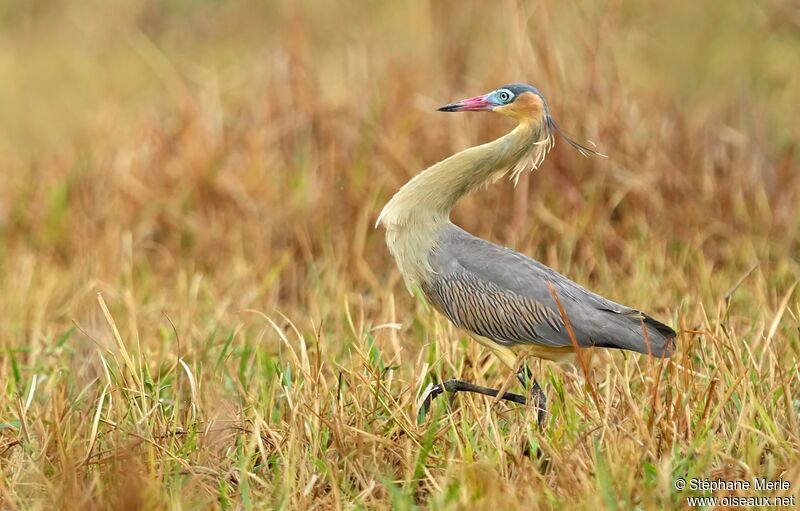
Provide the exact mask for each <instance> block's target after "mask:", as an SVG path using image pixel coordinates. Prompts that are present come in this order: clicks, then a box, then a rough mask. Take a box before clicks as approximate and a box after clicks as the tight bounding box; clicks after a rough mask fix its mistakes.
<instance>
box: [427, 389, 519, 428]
mask: <svg viewBox="0 0 800 511" xmlns="http://www.w3.org/2000/svg"><path fill="white" fill-rule="evenodd" d="M444 392H450V393H451V394H452V396H453V397H455V393H456V392H475V393H477V394H482V395H484V396H490V397H496V396H497V395H498V394H499V393H500V391H499V390H497V389H492V388H489V387H482V386H480V385H475V384H474V383H470V382H468V381H463V380H447V381H444V382H442V383H438V384H436V385H433V384H431V385H428V388H427V389H425V392H424V393H423V394H422V399H421V400H420V405H419V407H418V409H419V413H418V417H419V418H420V420H424V419H425V416H427V415H428V410H429V409H430V407H431V402H433V400H434V399H436V398H437V397H439V396H440V395H441V394H442V393H444ZM500 398H501V399H505V400H506V401H513V402H514V403H519V404H525V403H526V402H527V399H526V398H525V396H520V395H519V394H513V393H511V392H505V393H504V394H503V395H502V396H501V397H500Z"/></svg>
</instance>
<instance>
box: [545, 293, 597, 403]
mask: <svg viewBox="0 0 800 511" xmlns="http://www.w3.org/2000/svg"><path fill="white" fill-rule="evenodd" d="M547 287H549V288H550V294H552V295H553V299H554V300H555V301H556V305H558V311H559V313H560V314H561V319H563V320H564V325H565V326H566V327H567V333H568V334H569V338H570V340H571V341H572V347H573V348H574V349H575V354H576V355H577V357H578V364H580V366H581V370H582V371H583V376H584V378H586V384H587V385H588V386H589V392H591V394H592V400H593V401H594V405H595V406H596V407H597V410H598V411H599V410H600V399H599V398H598V397H597V390H596V389H595V388H594V384H593V383H592V380H591V379H590V378H589V368H588V367H586V361H584V360H583V353H581V347H580V346H579V345H578V339H576V338H575V332H574V331H573V330H572V325H571V324H570V322H569V318H568V317H567V312H566V311H565V310H564V306H563V305H561V300H559V298H558V293H556V288H554V287H553V283H552V282H550V281H548V282H547Z"/></svg>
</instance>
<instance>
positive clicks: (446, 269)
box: [422, 223, 675, 357]
mask: <svg viewBox="0 0 800 511" xmlns="http://www.w3.org/2000/svg"><path fill="white" fill-rule="evenodd" d="M428 260H429V262H430V265H431V267H432V269H433V271H434V274H433V275H432V277H431V278H430V280H429V281H428V282H426V283H424V284H423V285H422V289H423V291H424V293H425V294H426V295H427V297H428V299H429V300H430V301H431V302H432V303H433V305H434V306H435V307H436V308H437V309H438V310H439V311H440V312H442V313H443V314H445V315H446V316H447V317H448V318H449V319H450V320H451V321H452V322H453V323H454V324H455V325H457V326H459V327H462V328H464V329H466V330H468V331H469V332H471V333H473V334H476V335H479V336H482V337H486V338H488V339H491V340H493V341H494V342H496V343H498V344H500V345H502V346H509V347H513V346H518V345H539V346H545V347H553V348H559V347H568V346H572V340H571V339H570V337H569V334H568V333H567V329H566V328H565V325H564V321H563V318H562V316H561V314H560V312H559V309H558V305H557V304H556V302H555V300H554V298H553V295H552V293H551V291H550V287H549V286H548V283H551V284H552V286H553V288H554V289H555V291H556V294H557V295H558V299H559V301H560V302H561V304H562V306H563V307H564V311H565V313H566V316H567V319H568V320H569V323H570V325H571V326H572V329H573V331H574V333H575V336H576V339H577V341H578V344H579V345H580V346H582V347H591V346H597V347H607V348H619V349H625V350H632V351H636V352H639V353H651V354H652V355H653V356H657V357H660V356H669V355H670V354H671V353H672V352H674V349H675V341H674V339H675V331H674V330H672V329H671V328H670V327H668V326H667V325H664V324H663V323H660V322H659V321H656V320H655V319H653V318H651V317H650V316H647V315H646V314H643V313H642V312H640V311H638V310H636V309H632V308H630V307H626V306H624V305H620V304H618V303H616V302H613V301H611V300H608V299H606V298H603V297H602V296H600V295H597V294H595V293H592V292H591V291H589V290H587V289H585V288H583V287H582V286H580V285H578V284H576V283H575V282H573V281H571V280H569V279H568V278H566V277H565V276H563V275H561V274H560V273H558V272H556V271H555V270H553V269H551V268H548V267H547V266H545V265H543V264H542V263H540V262H538V261H535V260H533V259H531V258H530V257H527V256H525V255H523V254H520V253H519V252H515V251H513V250H511V249H508V248H505V247H501V246H499V245H496V244H494V243H490V242H488V241H485V240H482V239H480V238H477V237H475V236H473V235H471V234H469V233H468V232H466V231H464V230H463V229H461V228H460V227H457V226H455V225H453V224H450V223H448V224H446V225H445V226H443V228H442V230H441V231H440V235H439V238H438V242H437V243H436V245H435V248H434V249H433V251H432V252H431V253H430V255H429V258H428ZM645 331H646V332H647V334H646V335H645Z"/></svg>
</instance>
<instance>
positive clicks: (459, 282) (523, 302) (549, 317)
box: [423, 268, 569, 346]
mask: <svg viewBox="0 0 800 511" xmlns="http://www.w3.org/2000/svg"><path fill="white" fill-rule="evenodd" d="M423 289H424V291H425V294H426V295H427V296H428V298H429V299H430V300H431V301H432V302H433V305H434V306H435V307H436V308H437V309H438V310H439V311H440V312H442V313H443V314H444V315H445V316H447V317H448V318H449V319H450V321H452V322H453V324H455V325H456V326H459V327H461V328H464V329H465V330H468V331H470V332H473V333H475V334H478V335H481V336H483V337H488V338H489V339H492V340H493V341H495V342H497V343H499V344H501V345H504V346H509V345H513V344H525V343H533V344H543V345H548V346H562V345H564V344H563V339H562V337H563V336H564V335H566V334H565V332H564V322H563V321H562V319H561V317H560V316H559V314H558V313H557V312H555V311H554V310H553V309H552V308H550V307H547V306H545V305H544V304H542V303H541V302H538V301H536V300H533V299H531V298H528V297H525V296H520V295H517V294H515V293H513V292H510V291H508V290H505V289H502V288H500V287H498V286H497V285H495V284H493V283H492V282H490V281H488V280H485V279H483V278H481V277H480V276H479V275H475V274H474V273H472V272H469V271H467V270H464V269H463V268H462V270H461V271H456V272H451V273H448V274H446V275H440V276H438V277H436V278H434V279H433V281H431V282H430V283H429V284H428V285H426V286H424V287H423ZM567 340H569V339H568V338H567Z"/></svg>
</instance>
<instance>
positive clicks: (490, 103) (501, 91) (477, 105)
mask: <svg viewBox="0 0 800 511" xmlns="http://www.w3.org/2000/svg"><path fill="white" fill-rule="evenodd" d="M438 110H439V111H440V112H478V111H482V110H487V111H491V112H497V113H499V114H503V115H505V116H507V117H511V118H512V119H515V120H516V121H518V122H533V123H536V124H542V125H544V128H545V130H546V132H547V136H548V138H549V136H550V133H551V132H552V131H557V132H558V134H559V135H561V137H563V138H564V140H566V141H567V143H568V144H569V145H571V146H572V147H574V148H575V149H577V150H578V151H579V152H580V153H581V154H582V155H584V156H589V155H590V154H596V155H599V156H605V155H602V154H600V153H598V152H597V151H594V150H593V149H589V148H588V147H585V146H583V145H581V144H579V143H577V142H575V141H574V140H572V139H571V138H570V137H568V136H567V135H566V134H564V132H563V131H561V128H560V127H559V125H558V123H556V121H555V119H553V117H552V116H551V115H550V110H549V108H548V107H547V101H545V99H544V96H543V95H542V93H541V92H539V90H538V89H537V88H536V87H533V86H532V85H528V84H526V83H511V84H508V85H503V86H502V87H500V88H498V89H495V90H493V91H491V92H489V93H487V94H484V95H482V96H475V97H474V98H467V99H462V100H461V101H456V102H455V103H449V104H447V105H444V106H443V107H440V108H439V109H438Z"/></svg>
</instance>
